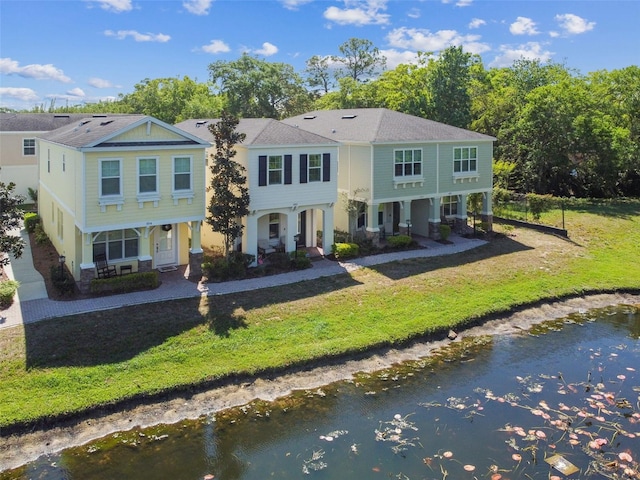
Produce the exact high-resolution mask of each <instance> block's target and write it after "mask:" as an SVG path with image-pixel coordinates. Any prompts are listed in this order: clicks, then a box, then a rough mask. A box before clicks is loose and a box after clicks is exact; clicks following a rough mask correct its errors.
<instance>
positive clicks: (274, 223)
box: [269, 213, 280, 240]
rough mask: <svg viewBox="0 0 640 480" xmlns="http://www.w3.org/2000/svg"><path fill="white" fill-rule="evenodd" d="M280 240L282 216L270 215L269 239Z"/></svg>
mask: <svg viewBox="0 0 640 480" xmlns="http://www.w3.org/2000/svg"><path fill="white" fill-rule="evenodd" d="M276 238H280V214H279V213H270V214H269V239H271V240H273V239H276Z"/></svg>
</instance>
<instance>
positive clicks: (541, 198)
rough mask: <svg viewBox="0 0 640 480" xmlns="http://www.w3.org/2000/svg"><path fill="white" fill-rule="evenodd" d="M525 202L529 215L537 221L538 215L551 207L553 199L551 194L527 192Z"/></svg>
mask: <svg viewBox="0 0 640 480" xmlns="http://www.w3.org/2000/svg"><path fill="white" fill-rule="evenodd" d="M526 198H527V203H528V205H529V211H530V212H531V216H532V217H533V219H534V220H535V221H536V222H537V221H539V220H540V215H542V214H543V213H544V212H546V211H548V210H550V209H551V208H552V207H553V204H554V201H553V196H552V195H538V194H537V193H527V195H526Z"/></svg>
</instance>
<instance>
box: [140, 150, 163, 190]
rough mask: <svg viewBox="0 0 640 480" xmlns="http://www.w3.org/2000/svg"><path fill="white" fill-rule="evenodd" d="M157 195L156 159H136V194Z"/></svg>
mask: <svg viewBox="0 0 640 480" xmlns="http://www.w3.org/2000/svg"><path fill="white" fill-rule="evenodd" d="M157 193H158V159H157V158H139V159H138V194H140V195H153V194H157Z"/></svg>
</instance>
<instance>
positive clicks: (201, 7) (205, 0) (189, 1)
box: [182, 0, 213, 15]
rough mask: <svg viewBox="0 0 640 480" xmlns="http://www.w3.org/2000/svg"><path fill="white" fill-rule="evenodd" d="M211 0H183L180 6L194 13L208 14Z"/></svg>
mask: <svg viewBox="0 0 640 480" xmlns="http://www.w3.org/2000/svg"><path fill="white" fill-rule="evenodd" d="M212 3H213V0H184V1H183V2H182V6H183V7H184V8H185V9H186V10H187V11H188V12H189V13H193V14H194V15H208V14H209V9H210V8H211V4H212Z"/></svg>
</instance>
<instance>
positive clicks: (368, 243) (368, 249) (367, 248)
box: [356, 237, 377, 255]
mask: <svg viewBox="0 0 640 480" xmlns="http://www.w3.org/2000/svg"><path fill="white" fill-rule="evenodd" d="M356 243H357V244H358V249H359V250H358V251H359V254H360V255H371V254H372V253H374V252H375V251H376V250H377V248H376V247H375V246H374V245H373V239H371V238H365V237H360V238H359V239H358V241H357V242H356Z"/></svg>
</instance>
